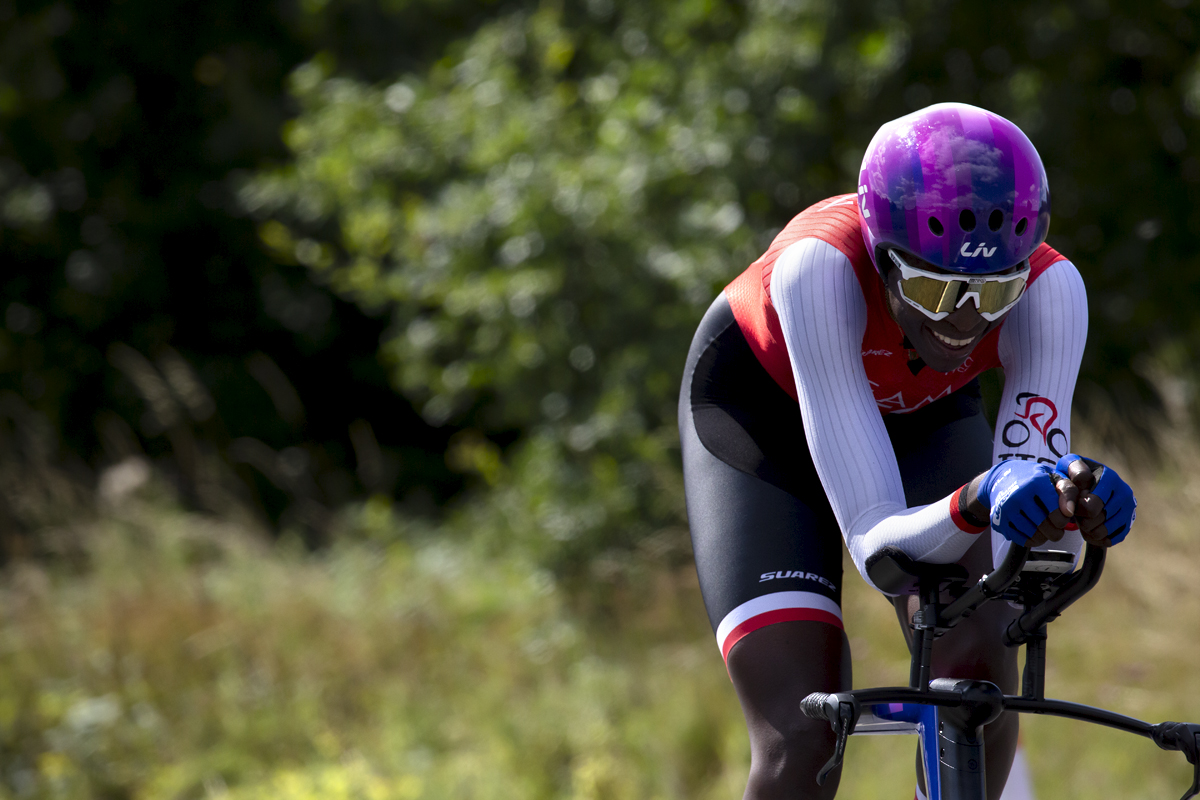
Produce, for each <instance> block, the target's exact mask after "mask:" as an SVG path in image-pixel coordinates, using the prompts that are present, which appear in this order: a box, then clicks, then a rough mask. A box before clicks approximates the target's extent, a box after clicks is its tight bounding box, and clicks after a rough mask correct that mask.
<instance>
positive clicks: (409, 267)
mask: <svg viewBox="0 0 1200 800" xmlns="http://www.w3.org/2000/svg"><path fill="white" fill-rule="evenodd" d="M1116 5H1118V4H1116V3H1104V2H1092V1H1090V0H1088V1H1083V0H1081V1H1080V2H1074V3H1058V4H1052V5H1047V4H1044V3H1021V4H1009V5H1006V6H1003V7H999V6H994V5H993V6H980V5H978V4H967V3H961V2H950V1H948V0H945V1H943V2H929V1H928V0H925V1H923V2H910V3H890V2H880V3H873V4H868V3H858V4H844V3H843V4H836V3H822V2H804V3H801V2H788V0H771V1H768V0H764V1H763V2H756V3H751V4H748V5H747V4H741V3H732V2H729V3H724V2H717V1H716V0H713V1H710V2H687V3H660V2H650V1H649V0H647V1H645V2H633V1H630V2H623V3H613V2H610V0H591V2H588V3H586V4H582V5H578V6H569V5H563V4H558V3H553V2H547V3H542V4H539V5H537V6H531V7H520V8H516V9H498V10H497V13H496V14H495V15H494V17H493V18H492V19H489V20H488V21H486V22H485V23H484V24H482V25H481V26H480V27H479V29H478V30H477V31H475V32H474V33H472V34H471V35H469V36H466V37H464V38H463V39H462V40H461V41H458V42H456V43H455V44H453V45H452V46H451V47H449V48H448V49H447V50H446V51H445V52H444V54H443V56H442V57H441V58H439V59H437V60H436V61H432V62H430V63H428V64H426V65H422V66H421V67H419V68H410V69H408V70H404V71H401V72H400V73H399V74H398V75H396V76H395V77H393V78H389V79H386V80H382V81H376V82H371V81H363V80H356V79H354V78H353V77H352V76H351V75H350V74H348V73H346V72H344V71H342V70H339V69H337V67H336V64H337V62H336V60H335V59H333V58H330V57H328V56H320V57H318V58H316V59H313V60H312V61H310V62H309V63H307V64H305V65H304V66H302V67H300V68H299V69H297V70H296V71H295V72H294V73H293V77H292V91H293V94H294V96H295V97H296V99H297V100H298V101H299V103H300V108H301V110H300V113H299V115H298V116H297V118H296V119H294V120H293V121H291V122H289V123H288V125H287V127H286V129H285V134H284V140H285V143H286V144H287V146H288V147H289V149H290V150H291V152H292V154H293V160H292V161H291V162H290V163H288V164H286V165H284V166H283V167H282V168H280V169H276V170H272V171H269V172H266V173H262V174H260V175H259V176H258V177H256V178H255V179H253V180H251V181H249V182H248V183H247V184H246V186H245V187H244V189H243V191H242V193H241V201H242V205H243V207H244V208H245V209H246V210H247V211H249V212H250V213H252V214H253V215H254V216H255V217H256V218H258V219H260V220H263V223H262V225H261V227H260V236H261V238H262V240H263V241H264V242H265V243H267V245H268V246H269V247H270V248H271V249H272V251H273V252H274V253H275V254H276V257H277V258H278V259H279V260H280V261H289V262H290V261H296V262H299V263H301V264H304V265H305V266H307V267H308V268H309V270H310V272H311V274H312V275H313V276H314V278H315V279H316V280H317V281H319V282H322V283H325V284H326V285H329V286H331V287H332V288H333V289H334V291H335V292H337V293H338V294H339V295H340V296H342V297H346V298H350V299H353V300H354V301H355V302H356V303H358V304H359V306H360V307H361V308H363V309H364V310H367V311H369V312H370V313H380V312H381V311H386V312H387V314H388V315H389V316H390V318H391V327H390V329H389V332H388V333H387V334H386V336H385V341H384V344H383V353H384V356H385V358H386V359H387V361H388V363H389V365H390V368H391V371H392V374H393V379H394V381H395V382H396V385H397V386H398V387H399V388H400V390H401V391H402V392H404V393H405V395H406V396H408V397H409V398H411V399H412V400H413V401H414V402H415V403H416V404H417V405H418V407H419V408H420V409H421V411H422V414H423V416H424V417H425V419H426V420H427V421H428V422H429V423H430V424H433V425H442V424H447V423H449V424H453V425H458V426H468V427H470V428H472V429H478V431H479V433H478V434H477V435H473V436H469V437H466V436H464V437H460V439H459V440H458V446H457V447H454V446H453V445H452V453H456V454H457V455H455V456H454V457H455V458H458V459H459V460H460V461H464V462H469V463H470V462H477V463H478V465H479V470H480V472H481V473H482V474H484V475H485V476H487V477H488V480H489V482H491V483H494V484H497V491H495V492H493V493H492V494H491V500H490V501H489V502H485V503H484V504H483V505H482V506H480V507H478V508H477V509H476V511H477V512H478V513H477V514H469V515H468V516H467V517H466V519H469V520H470V524H471V526H472V527H475V528H477V527H478V526H480V525H484V526H485V527H486V526H488V525H491V527H492V528H494V529H495V530H496V531H497V534H498V535H499V536H501V537H502V538H503V539H504V540H505V541H511V540H512V539H513V537H517V538H521V539H525V540H527V541H530V542H531V543H535V547H536V548H537V549H539V550H543V549H545V548H547V547H548V548H549V550H550V552H551V553H553V555H552V556H550V557H551V558H552V559H566V560H567V561H572V560H573V559H574V558H575V557H576V556H580V557H583V558H585V559H586V558H587V557H589V556H591V555H592V554H594V553H595V552H596V551H597V549H604V548H605V547H608V546H610V545H624V544H629V543H630V542H632V541H636V540H638V539H640V538H642V537H644V536H645V535H646V534H647V532H648V531H651V530H654V529H658V528H663V529H667V528H672V527H675V528H676V529H677V528H678V525H679V522H680V519H679V510H680V507H681V506H680V503H679V497H678V492H677V490H675V488H674V487H675V483H674V481H675V474H674V455H673V452H672V447H673V442H674V432H673V431H674V402H675V399H674V398H675V393H676V391H677V386H676V382H677V378H678V374H679V369H680V365H681V363H682V358H683V355H684V353H685V351H686V348H687V342H688V339H689V337H690V333H691V329H692V326H693V325H694V323H695V321H696V320H697V318H698V317H699V315H700V314H701V313H702V311H703V309H704V307H705V306H706V305H707V303H708V302H709V301H710V300H711V298H712V297H713V296H714V295H715V294H716V292H717V291H719V290H720V288H721V286H722V285H723V284H724V283H725V282H727V281H728V280H729V279H730V278H732V277H733V276H734V275H735V274H737V272H738V271H740V270H741V269H742V268H743V267H744V265H745V264H746V263H748V262H749V261H750V260H752V259H753V258H754V257H755V256H756V255H757V254H758V252H760V251H761V249H762V248H763V247H764V246H765V244H766V243H767V242H768V241H769V240H770V238H771V236H772V234H773V233H774V231H776V230H778V228H779V227H780V226H782V224H783V223H784V222H786V221H787V219H788V218H789V217H790V215H791V214H793V213H795V212H797V211H799V210H800V209H802V208H803V207H804V206H805V205H807V204H808V203H810V202H813V201H815V200H817V199H820V198H822V197H826V196H829V195H831V194H836V193H841V192H845V191H851V190H852V189H853V186H854V182H855V180H856V177H857V170H858V163H859V161H860V159H861V154H862V151H863V148H864V147H865V144H866V142H867V141H868V140H869V138H870V136H871V134H872V133H873V131H874V129H875V128H876V127H877V126H878V124H879V123H880V122H882V121H884V120H887V119H890V118H893V117H896V116H900V115H901V114H903V113H906V112H907V111H909V110H913V109H916V108H919V107H922V106H924V105H926V104H928V103H931V102H937V101H942V100H963V101H967V102H974V103H978V104H981V105H985V106H987V107H989V108H993V109H995V110H996V111H998V112H1000V113H1003V114H1005V115H1007V116H1010V117H1012V118H1013V119H1014V120H1016V121H1017V122H1018V123H1019V124H1021V125H1022V126H1023V127H1024V128H1025V129H1026V130H1027V131H1028V132H1029V133H1030V135H1031V137H1032V138H1033V139H1034V141H1035V143H1037V144H1038V146H1039V148H1040V149H1041V151H1042V154H1043V157H1044V159H1045V161H1046V163H1047V165H1048V168H1049V171H1050V175H1051V187H1052V192H1053V198H1054V204H1055V217H1054V224H1053V226H1052V235H1051V242H1052V244H1055V245H1056V246H1058V247H1060V248H1061V249H1062V250H1064V251H1065V252H1066V253H1067V254H1068V255H1070V256H1071V257H1072V258H1073V259H1075V260H1076V261H1077V263H1078V264H1079V266H1080V268H1081V270H1082V271H1083V272H1084V274H1085V276H1086V279H1087V281H1088V284H1089V287H1090V291H1091V294H1092V304H1093V319H1092V332H1091V342H1092V344H1091V347H1090V348H1089V353H1088V361H1087V364H1086V365H1085V381H1084V383H1083V384H1082V388H1081V395H1082V396H1081V398H1080V401H1081V402H1080V404H1081V406H1082V407H1083V408H1085V409H1087V408H1089V407H1091V408H1093V409H1094V408H1096V407H1097V406H1098V405H1108V404H1111V403H1113V402H1116V403H1117V404H1118V405H1119V406H1121V407H1123V408H1125V409H1137V410H1139V411H1140V410H1142V409H1144V408H1145V407H1146V406H1147V403H1148V402H1149V401H1152V400H1153V397H1152V396H1151V395H1149V394H1147V392H1146V391H1145V390H1144V389H1142V390H1139V389H1138V388H1137V387H1138V386H1139V385H1141V386H1144V383H1142V384H1139V382H1138V381H1137V380H1135V379H1134V375H1133V372H1132V370H1131V365H1137V364H1139V363H1141V362H1138V361H1137V360H1136V359H1135V358H1134V356H1135V355H1136V354H1142V356H1143V358H1144V359H1148V360H1146V361H1145V364H1149V363H1150V361H1152V360H1153V358H1154V357H1155V354H1161V353H1164V352H1167V351H1166V350H1164V349H1163V347H1164V344H1165V343H1171V345H1172V346H1174V347H1176V348H1180V347H1182V348H1183V352H1185V353H1188V354H1191V353H1194V352H1195V347H1196V345H1197V342H1196V333H1197V327H1196V323H1195V315H1194V314H1193V313H1192V309H1191V302H1192V301H1193V299H1194V297H1195V294H1194V292H1189V291H1183V292H1181V291H1178V289H1179V288H1180V287H1181V286H1183V285H1187V286H1190V285H1191V283H1192V282H1191V281H1187V280H1186V279H1184V280H1182V281H1181V278H1182V276H1183V275H1184V274H1190V273H1195V272H1196V271H1197V265H1196V262H1195V261H1194V260H1192V259H1191V257H1190V255H1189V254H1188V253H1187V249H1186V247H1185V246H1184V245H1183V241H1184V235H1183V229H1186V228H1187V225H1188V224H1189V221H1188V220H1189V218H1188V213H1190V212H1187V211H1185V209H1187V208H1189V206H1190V203H1189V200H1190V198H1191V196H1192V193H1193V192H1195V187H1194V186H1193V185H1192V183H1191V181H1194V180H1195V179H1196V178H1198V177H1200V175H1194V174H1193V173H1197V172H1200V164H1198V162H1197V161H1196V160H1195V158H1194V157H1192V156H1189V155H1188V139H1189V132H1193V131H1194V130H1195V128H1196V126H1195V123H1194V122H1193V121H1192V116H1191V115H1192V114H1193V113H1194V112H1196V111H1200V103H1196V102H1194V101H1193V100H1189V99H1188V98H1189V97H1190V94H1189V92H1192V93H1194V92H1195V90H1194V89H1191V88H1189V87H1191V86H1192V84H1193V83H1196V79H1195V78H1194V77H1189V76H1192V75H1193V74H1194V65H1193V63H1192V59H1191V56H1190V50H1191V43H1192V42H1193V41H1194V31H1193V27H1192V21H1191V15H1190V13H1189V12H1188V11H1187V10H1186V9H1184V8H1182V7H1181V6H1182V5H1183V4H1182V3H1180V2H1172V3H1163V4H1159V5H1156V6H1154V7H1145V8H1143V7H1142V6H1134V5H1133V4H1132V3H1126V4H1124V5H1125V6H1126V7H1127V8H1126V10H1124V11H1123V12H1122V11H1120V10H1118V9H1117V8H1115V7H1114V6H1116ZM1197 85H1200V84H1197ZM1189 104H1190V105H1189ZM1189 176H1190V177H1189ZM1175 360H1176V365H1177V362H1178V361H1180V357H1179V356H1178V355H1176V356H1175ZM1145 364H1143V366H1145ZM1143 371H1144V372H1145V371H1146V370H1145V369H1143ZM1101 387H1103V388H1101ZM1131 421H1132V422H1133V423H1134V427H1133V428H1131V429H1133V430H1138V431H1142V430H1145V428H1144V427H1143V428H1137V427H1136V419H1134V420H1131ZM513 429H516V430H519V431H522V432H523V434H524V438H523V439H522V442H523V444H522V446H521V448H519V449H518V450H517V451H515V452H514V453H513V457H512V458H511V459H510V460H509V461H507V462H505V461H503V460H501V459H499V458H498V456H497V455H496V453H495V448H494V447H489V446H488V444H487V437H488V436H490V435H491V434H493V433H494V432H496V431H508V430H513ZM501 463H507V464H508V465H509V467H511V469H507V470H506V469H505V468H502V467H498V466H496V465H498V464H501ZM561 542H574V543H575V544H565V545H564V544H557V543H561ZM572 554H575V555H572Z"/></svg>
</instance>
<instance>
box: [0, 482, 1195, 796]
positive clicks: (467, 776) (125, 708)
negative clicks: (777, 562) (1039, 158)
mask: <svg viewBox="0 0 1200 800" xmlns="http://www.w3.org/2000/svg"><path fill="white" fill-rule="evenodd" d="M1198 461H1200V459H1198ZM1190 463H1197V462H1190ZM1191 475H1196V476H1200V470H1187V469H1182V468H1179V467H1178V466H1176V467H1175V468H1172V469H1171V470H1164V471H1163V472H1162V473H1161V474H1152V473H1150V472H1149V471H1146V470H1143V471H1142V473H1140V474H1137V477H1136V478H1135V479H1134V480H1133V483H1134V485H1135V487H1136V489H1137V490H1138V494H1139V497H1140V500H1141V507H1140V516H1139V521H1138V528H1137V530H1136V532H1135V533H1134V534H1133V535H1132V536H1131V537H1130V538H1129V540H1128V542H1127V543H1125V544H1122V545H1121V546H1120V547H1119V548H1118V549H1116V550H1114V551H1113V553H1112V554H1111V557H1110V559H1109V566H1108V568H1107V569H1106V572H1105V576H1104V578H1103V579H1102V581H1101V583H1100V586H1099V588H1098V589H1097V590H1096V591H1094V592H1093V593H1092V594H1091V595H1089V596H1087V597H1085V598H1084V599H1083V600H1081V601H1080V602H1079V603H1078V604H1076V606H1074V607H1072V608H1071V609H1070V610H1069V611H1068V612H1067V614H1066V615H1064V617H1063V618H1062V619H1061V620H1060V621H1058V622H1056V623H1055V624H1054V625H1053V626H1052V627H1051V636H1050V669H1049V673H1048V694H1050V695H1051V696H1054V697H1061V698H1063V699H1070V700H1076V701H1080V702H1085V703H1096V704H1100V705H1103V706H1105V707H1108V708H1112V709H1113V710H1116V711H1119V712H1123V713H1126V714H1130V715H1133V716H1138V717H1142V718H1146V719H1152V720H1159V719H1164V718H1186V719H1197V718H1200V692H1198V691H1197V690H1198V689H1200V686H1198V681H1200V677H1198V675H1197V672H1196V670H1195V669H1194V665H1195V664H1196V663H1197V662H1198V657H1200V635H1198V634H1200V602H1198V601H1200V597H1197V594H1198V591H1200V590H1198V589H1197V586H1196V581H1195V579H1194V575H1195V574H1196V568H1195V566H1194V565H1196V564H1197V563H1200V535H1197V532H1196V530H1195V521H1196V519H1197V518H1198V517H1200V477H1196V478H1192V477H1188V476H1191ZM73 535H74V536H76V537H79V538H80V539H81V540H82V541H84V542H85V552H86V553H87V554H88V555H87V563H86V564H85V565H82V566H80V565H74V566H68V565H60V566H56V567H47V566H44V565H42V566H39V565H34V564H23V565H19V566H16V567H13V568H11V569H10V570H9V571H8V572H7V573H6V574H5V575H4V577H3V580H2V581H0V798H27V797H28V798H60V797H61V798H131V799H132V798H138V799H142V798H146V799H149V798H156V799H157V798H222V797H227V798H231V799H233V800H250V799H251V798H295V799H296V800H299V799H300V798H322V799H323V800H325V799H326V798H328V799H330V800H338V799H339V798H347V799H348V798H364V799H366V800H374V799H375V798H379V800H385V799H386V800H391V799H392V798H395V799H397V800H405V799H411V800H420V799H422V798H480V799H481V800H486V799H487V798H533V799H537V798H572V800H575V799H578V800H585V799H589V800H590V799H595V800H600V799H601V798H603V799H605V800H625V798H629V799H630V800H632V799H633V798H638V800H642V799H643V798H664V799H665V798H701V799H702V800H703V799H705V798H713V799H714V800H715V798H733V797H739V796H740V795H741V792H742V787H743V785H744V780H745V772H746V768H747V765H748V759H749V754H748V748H747V743H746V737H745V730H744V726H743V723H742V720H741V713H740V711H739V709H738V706H737V703H736V699H735V698H734V695H733V690H732V687H731V686H730V684H729V681H728V678H727V676H726V675H725V672H724V668H723V666H722V663H721V659H720V655H719V653H718V651H717V648H716V645H715V644H714V642H713V639H712V635H711V632H710V631H709V629H708V624H707V621H706V620H705V619H704V614H703V610H702V609H703V606H702V604H701V601H700V597H699V592H698V589H697V587H696V584H695V578H694V575H693V574H692V572H691V570H688V569H684V570H671V569H667V568H665V567H662V566H661V565H658V564H656V562H653V561H648V562H647V563H644V564H641V565H638V566H636V567H635V568H634V569H633V571H632V572H631V573H626V577H625V579H624V580H623V582H619V583H612V582H606V581H600V580H595V581H592V582H591V583H586V584H584V585H572V586H563V585H560V584H558V583H556V582H555V581H554V580H552V579H551V577H550V576H548V575H546V574H545V573H543V572H541V571H539V570H538V569H537V568H536V567H535V566H533V565H532V564H529V563H525V562H522V561H520V560H518V559H515V558H512V559H496V558H491V559H484V558H483V557H481V556H480V555H479V554H478V553H477V552H476V551H475V550H474V549H472V548H471V547H470V546H467V545H464V544H461V543H457V544H456V543H454V542H451V541H444V540H437V539H424V540H422V542H421V543H420V544H405V543H392V544H389V545H380V544H377V543H371V542H364V541H358V542H354V543H351V542H346V543H344V544H342V545H339V546H337V547H335V548H333V549H332V550H330V551H328V552H326V553H323V554H320V555H317V556H311V555H306V554H304V553H302V552H300V551H299V549H298V548H291V547H289V546H287V545H286V544H285V545H282V546H267V545H266V544H265V543H264V542H263V541H262V539H261V537H260V536H258V535H257V534H256V533H255V532H254V531H253V530H252V529H249V528H247V527H246V526H245V525H240V524H236V523H233V522H221V521H214V520H212V519H206V518H201V517H196V516H193V515H189V514H186V513H184V512H182V511H180V510H178V509H177V508H175V507H173V506H171V505H170V504H169V503H164V502H157V501H155V500H154V499H152V498H142V499H132V500H130V501H129V502H127V503H124V504H122V506H121V507H120V508H119V509H112V510H110V511H109V512H106V513H105V514H104V515H102V517H101V518H99V519H97V520H94V521H92V522H89V523H87V524H86V525H81V526H80V527H79V528H77V529H76V530H75V531H73ZM848 575H850V573H849V572H848ZM847 583H848V584H849V586H848V589H847V596H846V599H845V606H846V608H845V611H846V620H847V629H848V633H849V635H850V637H851V646H852V649H853V652H854V656H855V682H856V684H857V685H860V686H865V685H872V684H874V685H889V684H897V683H903V682H904V681H905V679H906V675H907V654H906V652H905V650H904V646H903V643H902V641H901V638H900V635H899V631H898V630H897V628H896V623H895V619H894V616H893V614H892V611H891V607H890V605H889V604H887V603H886V602H884V601H883V600H882V599H881V598H880V597H879V596H878V595H875V594H874V593H872V592H871V591H870V590H868V589H866V588H865V586H863V585H862V584H861V582H860V581H857V580H848V581H847ZM593 584H594V585H593ZM1023 737H1024V740H1025V743H1026V747H1027V751H1028V753H1029V757H1030V760H1031V762H1032V768H1033V772H1034V778H1035V782H1036V784H1037V786H1038V790H1039V793H1040V796H1041V797H1043V798H1055V800H1058V799H1059V798H1085V797H1100V796H1103V797H1117V798H1150V797H1153V798H1172V797H1177V796H1179V795H1180V794H1181V793H1182V791H1183V789H1184V788H1185V787H1186V786H1187V784H1188V782H1189V781H1190V768H1188V767H1187V765H1186V764H1184V763H1183V760H1182V758H1180V757H1179V756H1178V755H1177V754H1170V753H1162V752H1160V751H1158V750H1157V748H1155V747H1154V745H1153V744H1151V743H1150V742H1149V741H1147V740H1143V739H1138V738H1135V737H1131V736H1128V735H1123V734H1118V733H1112V734H1110V733H1108V732H1107V731H1105V730H1103V729H1099V728H1095V727H1084V726H1081V725H1079V724H1075V723H1069V722H1064V721H1059V720H1052V719H1044V718H1035V719H1027V720H1026V723H1025V727H1024V729H1023ZM913 746H914V745H913V742H912V740H910V739H907V738H905V737H867V738H857V739H855V740H853V741H852V742H851V745H850V748H849V754H848V760H847V763H848V768H847V770H846V774H845V777H844V779H843V789H842V791H841V792H840V793H839V797H840V798H850V799H851V800H855V799H859V798H861V799H862V800H865V799H866V798H886V797H895V798H903V800H907V798H908V797H910V796H911V786H912V780H913V777H912V752H913Z"/></svg>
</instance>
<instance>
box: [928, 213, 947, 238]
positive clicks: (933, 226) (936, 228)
mask: <svg viewBox="0 0 1200 800" xmlns="http://www.w3.org/2000/svg"><path fill="white" fill-rule="evenodd" d="M929 232H930V233H932V234H933V235H934V236H941V235H942V234H943V233H945V232H946V229H945V228H943V227H942V221H941V220H940V219H938V218H937V217H930V218H929Z"/></svg>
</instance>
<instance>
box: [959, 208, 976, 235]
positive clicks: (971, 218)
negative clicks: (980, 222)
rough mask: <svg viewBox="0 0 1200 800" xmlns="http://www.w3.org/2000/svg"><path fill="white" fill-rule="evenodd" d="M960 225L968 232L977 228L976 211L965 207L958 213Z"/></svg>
mask: <svg viewBox="0 0 1200 800" xmlns="http://www.w3.org/2000/svg"><path fill="white" fill-rule="evenodd" d="M958 227H960V228H962V229H963V230H964V231H965V232H967V233H970V232H971V231H973V230H975V213H974V212H973V211H971V209H969V208H964V209H963V210H962V213H961V214H959V215H958Z"/></svg>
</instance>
